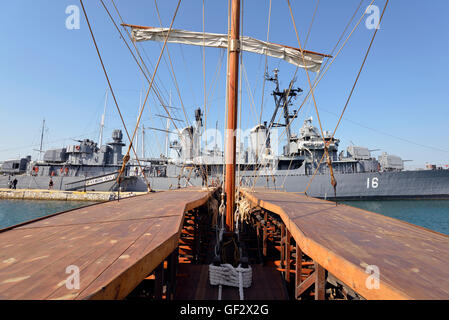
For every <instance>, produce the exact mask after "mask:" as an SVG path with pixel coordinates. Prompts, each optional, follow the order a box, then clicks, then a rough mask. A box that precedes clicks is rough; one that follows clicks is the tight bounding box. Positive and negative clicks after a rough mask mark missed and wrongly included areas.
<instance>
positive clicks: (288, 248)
mask: <svg viewBox="0 0 449 320" xmlns="http://www.w3.org/2000/svg"><path fill="white" fill-rule="evenodd" d="M290 238H291V234H290V231H288V229H287V231H286V235H285V255H286V257H287V259H286V262H285V263H286V268H285V280H286V281H287V282H290V264H291V254H292V253H291V244H290Z"/></svg>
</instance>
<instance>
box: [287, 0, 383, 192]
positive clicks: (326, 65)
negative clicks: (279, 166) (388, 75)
mask: <svg viewBox="0 0 449 320" xmlns="http://www.w3.org/2000/svg"><path fill="white" fill-rule="evenodd" d="M373 2H374V0H372V1H371V3H370V5H371V4H372V3H373ZM362 3H363V0H361V1H360V3H359V5H358V6H357V8H356V10H355V12H354V14H353V15H352V17H351V19H350V20H349V22H348V23H347V24H346V26H345V28H344V30H343V32H342V34H341V36H340V38H339V39H338V41H337V43H336V44H335V46H334V48H333V49H332V51H331V53H330V55H331V56H332V55H333V53H334V51H335V49H336V48H337V46H338V44H339V43H340V41H341V39H342V38H343V36H344V35H345V33H346V30H347V29H348V27H349V26H350V24H351V22H352V20H353V19H354V17H355V15H356V14H357V12H358V11H359V9H360V6H361V5H362ZM365 14H366V11H364V12H363V14H362V16H361V17H360V19H359V20H358V22H357V23H356V25H355V26H354V28H353V29H352V31H351V32H350V34H349V35H348V37H347V38H346V40H345V41H344V43H343V44H342V46H341V47H340V49H339V50H338V52H337V54H336V55H335V56H334V57H333V58H332V60H327V61H326V63H325V65H324V72H323V73H322V74H321V75H320V76H319V77H317V78H315V81H314V85H313V88H316V86H317V85H318V84H319V82H320V81H321V80H322V79H323V77H324V75H325V74H326V73H327V71H328V70H329V68H330V66H331V65H332V64H333V62H334V61H335V59H336V58H337V57H338V56H339V54H340V52H341V51H342V49H343V48H344V47H345V46H346V44H347V42H348V40H349V39H350V37H351V35H352V34H353V32H354V31H355V30H356V29H357V27H358V25H359V24H360V22H361V21H362V19H363V17H364V16H365ZM329 61H330V64H329ZM310 94H311V89H309V92H308V94H307V95H306V97H305V98H304V100H303V102H302V103H301V105H300V107H299V108H298V110H297V111H296V113H295V114H294V116H293V118H292V120H291V121H290V122H289V123H288V125H287V127H286V128H285V130H284V131H283V132H282V134H281V135H280V137H279V140H280V139H281V137H282V136H283V135H284V133H285V132H286V131H287V129H288V127H290V125H291V124H292V123H293V121H294V120H295V119H296V118H297V115H298V113H299V112H300V111H301V109H302V107H303V106H304V104H305V103H306V101H307V100H308V98H309V97H310ZM324 155H325V154H323V157H322V158H321V160H320V162H319V164H318V167H317V168H316V170H315V172H314V174H313V176H312V178H311V179H310V180H309V183H308V185H307V187H306V189H305V191H304V193H307V190H308V188H309V186H310V183H311V182H312V180H313V178H314V177H315V175H316V173H317V172H318V169H319V167H320V165H321V162H322V161H323V159H324ZM287 175H288V173H287ZM287 175H286V176H285V178H284V183H285V180H286V178H287Z"/></svg>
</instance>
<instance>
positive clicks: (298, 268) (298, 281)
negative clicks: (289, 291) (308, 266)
mask: <svg viewBox="0 0 449 320" xmlns="http://www.w3.org/2000/svg"><path fill="white" fill-rule="evenodd" d="M301 275H302V251H301V248H300V247H299V246H298V244H296V261H295V299H297V298H298V296H299V294H298V287H299V285H300V284H301V280H302V279H301Z"/></svg>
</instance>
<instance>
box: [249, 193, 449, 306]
mask: <svg viewBox="0 0 449 320" xmlns="http://www.w3.org/2000/svg"><path fill="white" fill-rule="evenodd" d="M243 194H244V196H245V197H246V198H247V199H249V200H250V201H251V202H252V203H253V204H254V205H257V206H260V207H262V208H264V209H265V210H268V211H271V212H273V213H276V214H278V215H279V216H280V217H281V218H282V220H283V222H284V223H285V225H286V227H287V228H288V230H289V231H290V232H291V234H292V236H293V238H294V239H295V241H296V243H297V244H298V245H299V247H300V248H301V250H302V252H303V253H305V254H307V255H308V256H309V257H310V258H312V259H313V260H314V261H315V262H316V263H318V264H319V265H321V266H322V267H323V268H325V269H326V270H328V271H329V272H330V273H332V274H333V275H334V276H335V277H337V278H338V279H340V280H341V281H342V282H344V283H345V284H346V285H348V286H349V287H351V288H352V289H353V290H355V291H356V292H358V293H359V294H361V295H362V296H363V297H364V298H366V299H449V237H448V236H446V235H443V234H440V233H437V232H434V231H431V230H428V229H425V228H422V227H419V226H415V225H412V224H409V223H406V222H402V221H399V220H396V219H392V218H389V217H385V216H383V215H380V214H376V213H372V212H368V211H365V210H361V209H357V208H353V207H349V206H346V205H342V204H339V205H338V206H336V205H335V203H333V202H329V201H324V200H319V199H314V198H310V197H306V196H304V195H299V194H293V193H286V192H272V191H267V190H265V191H262V190H259V191H258V190H256V191H255V192H250V191H248V190H246V191H243ZM369 265H375V266H377V267H378V268H379V272H380V287H379V289H375V288H372V289H369V288H368V287H367V286H366V282H367V279H368V276H369V274H367V273H365V270H366V267H367V266H369Z"/></svg>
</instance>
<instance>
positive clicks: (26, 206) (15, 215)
mask: <svg viewBox="0 0 449 320" xmlns="http://www.w3.org/2000/svg"><path fill="white" fill-rule="evenodd" d="M93 203H95V202H91V201H53V200H52V201H46V200H4V199H1V200H0V229H3V228H6V227H9V226H13V225H16V224H19V223H22V222H25V221H29V220H33V219H36V218H40V217H43V216H47V215H49V214H53V213H57V212H61V211H66V210H70V209H75V208H80V207H84V206H87V205H90V204H93Z"/></svg>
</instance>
